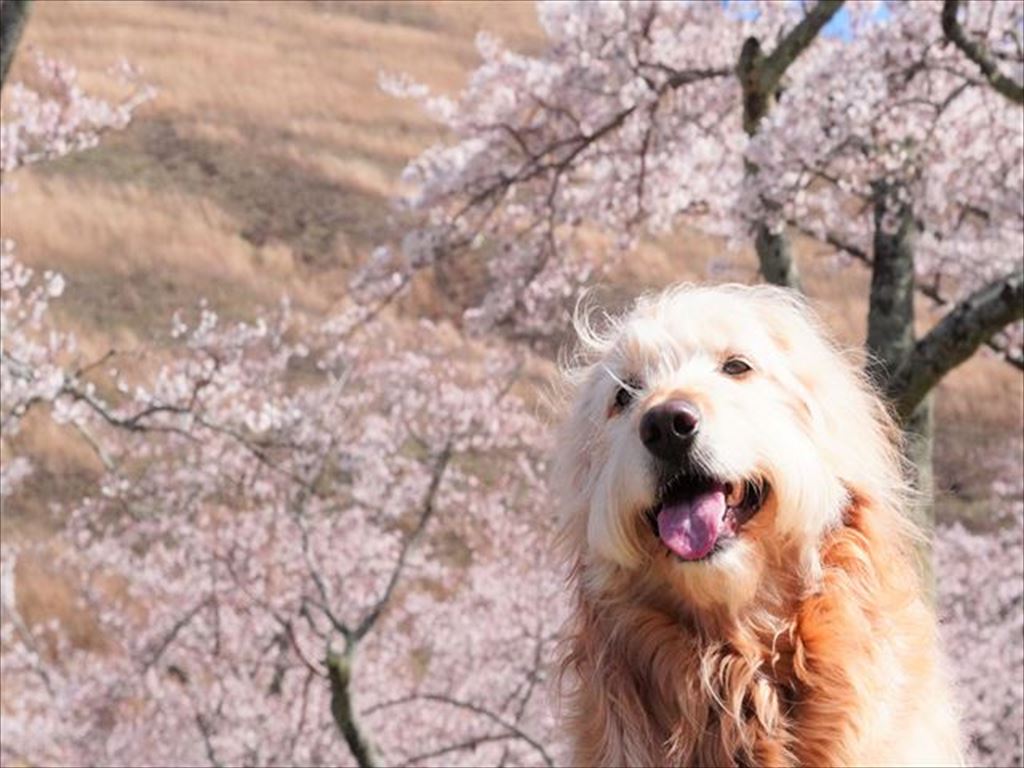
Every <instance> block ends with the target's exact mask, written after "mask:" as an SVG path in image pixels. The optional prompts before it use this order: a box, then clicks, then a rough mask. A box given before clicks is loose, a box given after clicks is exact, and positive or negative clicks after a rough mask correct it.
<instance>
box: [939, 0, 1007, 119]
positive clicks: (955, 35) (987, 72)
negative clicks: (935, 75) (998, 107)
mask: <svg viewBox="0 0 1024 768" xmlns="http://www.w3.org/2000/svg"><path fill="white" fill-rule="evenodd" d="M959 11H960V0H945V2H944V3H943V5H942V31H943V33H944V34H945V35H946V39H947V40H949V41H950V42H951V43H953V45H955V46H956V47H957V48H959V49H960V50H961V51H962V52H963V54H964V56H966V57H967V58H968V59H970V60H971V61H973V62H974V63H975V64H977V65H978V69H980V70H981V73H982V74H983V75H984V76H985V79H986V80H988V82H989V84H990V85H991V86H992V87H993V88H994V89H995V90H996V92H997V93H999V94H1001V95H1002V96H1005V97H1006V98H1007V99H1009V100H1010V101H1012V102H1013V103H1014V104H1022V105H1024V86H1022V85H1021V84H1019V83H1017V82H1015V81H1014V80H1013V79H1012V78H1010V77H1008V76H1007V75H1004V74H1003V73H1002V72H1000V71H999V67H998V66H997V65H996V63H995V61H993V60H992V57H991V55H990V54H989V52H988V51H987V50H986V49H985V46H983V45H982V44H981V43H978V42H975V41H974V40H971V39H970V38H968V37H967V32H966V31H965V30H964V28H963V26H962V25H961V24H960V20H959V19H958V18H957V14H958V13H959Z"/></svg>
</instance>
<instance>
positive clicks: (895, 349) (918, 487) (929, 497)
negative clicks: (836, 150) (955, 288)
mask: <svg viewBox="0 0 1024 768" xmlns="http://www.w3.org/2000/svg"><path fill="white" fill-rule="evenodd" d="M873 191H874V228H875V234H874V263H873V267H872V271H871V296H870V305H869V308H868V338H867V348H868V354H869V355H870V357H869V359H868V365H867V370H868V373H869V374H870V376H871V378H872V379H873V380H874V381H875V383H876V384H877V385H878V386H879V388H880V389H881V390H882V391H883V392H886V393H888V394H890V395H892V381H893V377H894V376H896V374H897V373H898V372H900V371H902V370H903V368H904V366H905V365H906V364H907V363H908V361H909V360H911V358H912V356H913V354H914V348H915V334H914V236H915V232H916V224H915V222H914V216H913V211H912V209H911V205H910V201H909V197H908V195H907V190H906V187H905V186H903V185H902V184H900V183H883V182H879V183H877V184H875V185H874V190H873ZM933 401H934V395H928V396H927V397H926V398H924V399H923V400H922V401H921V403H920V404H919V405H918V406H917V408H915V409H914V411H913V412H912V413H911V414H910V415H909V416H908V417H906V418H905V419H904V420H903V422H902V424H901V426H902V427H903V438H904V455H905V457H906V459H907V461H908V464H909V465H910V469H911V477H910V481H911V483H912V485H913V487H914V491H915V492H916V495H915V497H914V501H913V504H912V506H911V509H910V510H909V511H910V514H911V517H912V518H913V520H914V522H915V523H916V524H917V525H918V526H919V527H920V529H921V531H922V532H923V533H924V534H925V536H926V540H925V542H924V544H923V546H922V548H921V550H920V553H919V554H920V566H921V568H920V570H921V574H922V577H923V579H924V582H925V585H926V587H927V588H928V589H929V590H931V588H932V578H933V574H932V567H931V533H932V531H933V530H934V527H935V510H934V488H933V483H934V473H933V470H932V442H933V437H934V425H933V411H934V402H933Z"/></svg>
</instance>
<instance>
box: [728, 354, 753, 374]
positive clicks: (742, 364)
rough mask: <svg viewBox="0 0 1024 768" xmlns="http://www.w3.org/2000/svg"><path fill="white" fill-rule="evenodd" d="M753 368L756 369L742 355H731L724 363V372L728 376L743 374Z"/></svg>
mask: <svg viewBox="0 0 1024 768" xmlns="http://www.w3.org/2000/svg"><path fill="white" fill-rule="evenodd" d="M752 370H754V369H753V368H751V367H750V363H748V362H747V361H746V360H744V359H743V358H742V357H730V358H729V359H728V360H726V361H725V362H724V363H722V373H724V374H726V375H727V376H742V375H743V374H745V373H750V371H752Z"/></svg>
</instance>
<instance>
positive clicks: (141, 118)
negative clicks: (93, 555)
mask: <svg viewBox="0 0 1024 768" xmlns="http://www.w3.org/2000/svg"><path fill="white" fill-rule="evenodd" d="M482 29H486V30H491V31H494V32H497V33H498V34H499V35H500V36H501V37H502V38H504V39H505V40H506V41H507V42H509V43H510V44H512V45H513V46H515V47H518V48H521V49H529V48H531V47H535V46H537V45H539V43H540V32H539V29H538V28H537V25H536V21H535V17H534V11H533V6H532V4H530V3H525V2H507V3H441V2H415V3H380V2H375V3H362V2H346V3H327V2H289V3H280V4H278V3H267V2H232V3H222V4H213V3H206V2H195V3H193V2H162V3H136V2H117V3H114V2H106V3H103V2H95V3H90V2H73V3H72V2H68V3H63V2H40V3H37V4H36V7H35V9H34V11H33V13H32V16H31V18H30V21H29V24H28V26H27V30H26V33H25V36H24V38H23V41H22V48H21V51H20V56H19V59H18V60H17V61H16V62H15V66H14V70H13V72H12V73H11V79H12V80H17V79H19V78H21V77H30V75H31V71H30V70H31V68H32V67H31V58H30V55H29V51H30V49H31V47H33V46H35V47H38V48H39V49H41V50H43V51H46V52H47V53H48V54H51V55H56V56H59V57H61V58H64V59H67V60H69V61H71V62H73V63H75V64H76V65H78V67H79V68H80V70H81V71H82V73H83V76H84V78H85V82H86V85H87V86H90V87H92V88H94V89H96V90H99V91H100V92H102V91H103V90H104V89H107V88H110V87H112V86H111V82H109V81H108V79H107V77H106V75H104V73H105V72H106V70H107V68H108V67H109V66H110V65H112V64H113V63H114V62H115V61H116V60H117V59H119V58H120V57H122V56H123V57H125V58H127V59H128V60H129V61H131V62H133V63H134V64H136V65H138V66H139V67H141V68H142V70H143V71H144V73H145V79H146V80H147V81H148V82H151V83H152V84H153V85H155V86H156V87H157V88H158V89H159V93H158V96H157V98H156V99H155V100H154V101H153V102H151V103H150V104H147V105H146V106H145V107H144V108H143V109H142V110H141V111H140V113H139V115H138V117H137V119H136V121H135V122H134V123H133V124H132V125H131V126H130V127H129V128H128V130H126V131H125V132H123V133H121V134H118V135H113V136H110V137H108V138H107V139H106V140H105V141H104V142H103V144H102V145H101V146H100V147H99V148H97V149H95V150H93V151H90V152H86V153H81V154H78V155H74V156H71V157H69V158H66V159H65V160H62V161H58V162H54V163H51V164H48V165H45V166H42V167H38V168H36V169H29V170H27V171H26V172H22V173H19V174H18V178H17V180H16V187H17V188H16V190H15V192H14V194H10V195H5V197H4V199H3V223H2V234H3V236H5V237H12V238H14V239H15V240H16V241H17V242H18V250H19V254H20V257H21V258H22V259H23V260H25V261H26V262H28V263H29V264H30V265H31V266H34V267H39V268H50V269H56V270H59V271H61V272H63V273H64V274H65V275H66V276H67V278H68V283H69V288H68V292H67V295H66V298H65V299H62V300H61V301H60V302H58V305H57V306H58V312H59V314H60V316H61V317H62V319H63V320H65V321H66V322H67V323H68V324H69V325H70V326H71V327H73V328H74V329H75V330H76V332H77V333H78V334H79V336H80V337H81V338H83V339H84V340H85V342H86V345H87V346H89V347H92V348H95V349H96V350H102V349H105V348H106V347H108V346H110V345H111V344H114V345H117V346H118V347H120V348H130V347H131V346H132V345H134V344H136V343H138V342H140V341H149V340H152V339H153V338H157V337H160V336H161V335H162V334H165V333H166V330H167V328H168V319H169V317H170V315H171V313H172V312H173V311H174V310H175V309H176V308H179V307H183V306H186V307H187V306H192V305H194V304H195V302H196V301H197V300H198V299H199V298H200V297H206V298H207V299H209V300H210V302H211V304H212V305H213V306H214V307H215V308H216V309H218V310H219V311H221V312H222V313H223V314H226V315H228V316H234V317H247V316H252V315H254V314H255V313H257V312H258V311H259V308H260V307H261V306H263V305H265V304H267V303H270V302H273V301H276V300H277V298H278V297H279V296H280V295H281V294H282V293H288V294H289V295H291V296H292V298H293V299H294V301H295V302H296V304H297V306H299V307H300V308H302V309H304V310H306V311H310V312H315V313H321V312H327V311H329V310H330V309H331V308H332V307H333V306H336V305H337V304H338V302H339V301H340V300H341V299H342V298H343V296H344V295H345V292H346V276H347V275H348V274H349V272H350V270H351V269H352V267H353V266H354V265H356V264H358V263H359V262H360V261H361V260H362V259H364V258H365V257H366V255H367V254H368V252H369V250H370V249H371V248H372V247H373V246H374V245H375V244H377V243H379V242H381V241H382V240H384V239H386V238H387V237H388V236H389V235H390V234H392V233H393V232H394V231H395V229H396V227H397V226H398V224H397V223H396V222H395V220H394V213H393V210H392V208H391V207H390V205H389V203H388V198H389V195H391V194H392V193H393V192H394V191H395V189H396V178H397V175H398V172H399V171H400V169H401V168H402V166H403V164H404V163H405V161H406V160H407V159H408V158H410V157H411V156H413V155H414V154H416V153H417V151H419V150H420V149H422V148H423V147H425V146H426V145H427V144H429V143H430V142H432V141H435V140H438V139H439V138H441V136H440V134H439V132H438V129H437V128H436V127H435V126H434V125H433V124H431V123H430V122H429V121H427V120H426V119H425V118H424V117H423V116H422V115H421V114H420V113H419V111H418V110H417V109H416V107H415V106H414V105H412V104H409V103H404V102H400V101H396V100H394V99H392V98H390V97H389V96H387V95H385V94H383V93H381V92H380V91H379V89H378V87H377V75H378V72H380V71H381V70H390V71H408V72H410V73H412V74H414V75H415V76H416V77H417V78H418V79H421V80H423V81H425V82H427V83H428V84H430V85H432V86H434V87H436V88H439V89H444V90H454V89H457V88H458V87H459V86H460V84H461V83H462V81H463V80H464V78H465V77H466V75H467V73H468V72H469V71H470V70H471V68H472V67H473V66H474V65H475V63H476V62H477V60H478V59H477V56H476V53H475V49H474V47H473V37H474V35H475V33H476V32H477V31H479V30H482ZM800 248H801V250H802V257H803V262H804V271H805V274H806V275H807V276H808V280H807V283H808V287H809V292H810V293H811V295H812V296H813V297H814V298H815V300H816V301H817V303H818V306H819V307H820V308H821V310H822V311H823V312H824V314H825V315H826V317H827V319H828V320H829V322H830V323H831V324H832V325H833V326H834V327H835V328H836V329H837V331H838V332H839V334H840V335H841V336H842V337H843V339H844V340H846V341H848V342H850V343H851V344H856V343H857V342H859V341H860V339H861V338H862V334H863V327H864V312H865V306H866V302H865V296H866V292H867V275H866V274H865V273H864V271H863V270H862V269H861V268H860V267H858V266H856V265H854V266H850V267H848V268H845V269H842V268H838V267H836V266H835V264H834V261H833V259H831V258H830V257H829V254H828V250H827V249H826V248H824V247H822V246H819V245H817V244H815V243H813V242H803V243H801V245H800ZM723 255H724V254H723V251H722V246H721V244H719V243H718V242H716V241H714V240H712V239H709V238H707V237H704V236H701V235H699V234H696V233H693V232H681V233H680V234H678V236H676V237H674V238H672V239H670V240H666V241H662V242H657V243H649V244H646V245H645V246H644V247H643V248H642V249H641V251H640V252H639V253H637V254H635V255H634V256H632V257H630V258H629V259H628V260H627V261H626V262H625V263H624V264H623V265H622V266H621V267H619V268H617V269H616V270H614V271H613V277H614V280H613V282H612V283H611V284H610V285H608V286H607V289H606V290H605V292H604V293H603V295H604V296H606V297H607V298H608V300H609V301H611V302H613V303H620V302H622V301H624V300H625V299H626V297H628V296H630V295H632V294H635V293H636V292H638V291H641V290H645V289H650V288H654V287H658V286H662V285H664V284H666V283H668V282H670V281H673V280H677V279H680V278H687V279H706V278H707V277H708V274H709V262H710V261H711V260H712V259H714V260H715V261H716V262H718V261H720V259H721V258H722V257H723ZM729 258H730V259H732V266H731V267H730V268H729V269H728V270H726V272H725V276H727V277H729V278H731V279H744V280H746V279H751V278H752V277H753V275H754V268H753V261H752V259H751V256H750V254H739V255H734V256H730V257H729ZM716 274H721V273H720V272H716ZM450 304H451V300H450V299H448V298H445V297H444V296H443V295H442V294H441V293H440V292H439V291H437V290H434V289H432V287H431V286H430V285H425V286H421V287H420V289H419V290H417V291H416V292H415V293H414V295H413V296H412V297H411V298H409V299H408V300H406V302H405V304H404V305H401V306H399V307H397V309H396V311H397V312H398V313H399V315H400V316H406V317H409V316H413V315H416V314H418V313H424V312H426V313H429V314H431V315H435V316H437V315H442V316H445V315H447V316H455V315H457V307H453V306H450ZM921 309H922V311H921V313H920V314H921V315H922V321H923V322H930V320H931V318H929V317H928V315H927V313H926V312H925V311H924V307H923V306H922V308H921ZM537 362H538V366H539V367H543V365H545V364H546V363H545V361H544V360H538V361H537ZM939 398H940V408H939V432H940V439H939V442H938V448H937V451H938V459H939V467H938V471H937V477H939V478H940V482H941V484H942V488H943V489H944V490H945V491H946V493H945V494H944V495H943V498H942V501H941V505H940V514H942V515H943V516H946V517H951V516H954V515H959V514H961V513H969V515H970V516H971V517H972V518H973V519H975V520H976V521H977V522H983V521H984V518H985V511H986V507H985V505H984V499H985V497H986V494H987V488H988V480H989V479H990V475H991V473H990V471H989V468H990V466H991V464H992V459H991V450H992V449H993V447H995V448H996V449H997V450H1002V452H1003V460H1004V461H1005V451H1006V450H1007V449H1006V447H1005V446H1006V439H1009V438H1012V437H1013V436H1014V435H1017V434H1019V430H1020V426H1021V421H1022V409H1024V405H1022V400H1024V396H1022V389H1021V377H1020V375H1019V373H1017V372H1015V371H1012V370H1010V369H1009V368H1008V366H1006V365H1005V364H1003V363H1001V362H999V361H997V360H995V359H993V358H990V357H986V356H984V355H979V356H977V357H976V358H975V359H973V360H972V361H970V362H969V363H968V364H966V365H964V366H962V367H961V368H960V369H959V370H958V371H956V373H955V374H954V375H952V376H950V377H949V379H948V380H947V381H946V382H945V383H944V384H943V386H942V391H941V393H940V396H939ZM20 439H25V440H34V441H36V442H37V443H38V445H39V446H40V447H41V448H42V449H44V452H45V453H47V454H48V455H49V457H50V458H49V467H48V469H49V472H48V475H49V477H50V478H53V479H56V480H58V481H59V482H57V483H56V485H54V484H52V483H51V484H49V485H48V488H49V492H51V493H52V492H53V491H54V490H55V489H56V490H57V492H58V493H59V491H60V489H61V486H62V485H64V484H68V483H72V482H73V478H74V477H76V473H78V474H82V473H85V474H86V475H87V474H88V468H87V467H84V466H83V465H82V462H84V461H86V459H85V458H84V457H85V456H86V452H84V451H82V452H79V451H77V450H76V449H75V447H74V446H71V445H68V444H67V443H66V442H65V438H63V437H62V436H60V435H58V434H53V433H40V432H39V431H38V430H37V431H36V432H35V433H32V431H31V430H30V431H29V432H28V433H27V434H26V435H25V436H24V437H23V438H20ZM1000 446H1001V448H1000ZM1012 450H1016V448H1014V449H1012ZM80 454H81V455H80ZM22 519H23V520H24V518H22ZM11 520H12V518H10V517H8V532H10V530H9V525H10V523H11Z"/></svg>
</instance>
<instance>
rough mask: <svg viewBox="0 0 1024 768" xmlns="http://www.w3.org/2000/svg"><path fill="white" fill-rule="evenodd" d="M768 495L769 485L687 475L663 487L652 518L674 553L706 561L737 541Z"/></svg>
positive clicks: (683, 558)
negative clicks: (728, 544)
mask: <svg viewBox="0 0 1024 768" xmlns="http://www.w3.org/2000/svg"><path fill="white" fill-rule="evenodd" d="M766 494H767V485H766V484H764V483H763V482H760V481H754V480H741V481H737V482H725V481H721V480H716V479H714V478H711V477H704V476H698V475H682V476H679V477H676V478H674V479H672V480H670V481H669V482H668V483H666V484H665V485H664V486H663V487H662V489H661V493H660V494H659V496H660V501H659V502H658V504H656V505H655V506H654V507H653V508H652V509H651V510H650V512H649V513H648V517H649V519H650V522H651V526H652V527H653V529H654V533H655V535H656V536H657V537H658V538H659V539H661V541H662V543H663V544H664V545H665V546H666V547H668V549H669V551H670V552H672V553H674V554H675V555H676V556H677V557H679V558H681V559H682V560H703V559H704V558H707V557H710V556H712V555H713V554H715V553H716V552H718V551H719V550H721V549H722V548H723V547H724V546H725V544H726V543H727V542H728V541H729V540H731V539H734V538H736V536H737V534H738V533H739V530H740V527H741V526H742V525H743V524H744V523H746V522H747V521H748V520H749V519H750V518H752V517H753V516H754V515H755V514H757V512H758V511H759V510H760V509H761V506H762V504H763V503H764V499H765V496H766Z"/></svg>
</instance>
